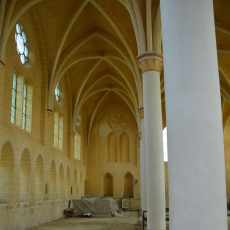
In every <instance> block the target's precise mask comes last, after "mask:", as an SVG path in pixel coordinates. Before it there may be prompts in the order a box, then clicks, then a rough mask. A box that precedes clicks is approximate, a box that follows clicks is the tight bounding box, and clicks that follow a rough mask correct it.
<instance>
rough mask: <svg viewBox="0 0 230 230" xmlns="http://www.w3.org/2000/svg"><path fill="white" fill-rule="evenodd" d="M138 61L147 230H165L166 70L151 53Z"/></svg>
mask: <svg viewBox="0 0 230 230" xmlns="http://www.w3.org/2000/svg"><path fill="white" fill-rule="evenodd" d="M158 56H159V57H158ZM138 59H139V64H140V67H141V69H142V77H143V99H144V109H145V115H144V144H145V157H146V158H145V159H146V184H147V229H149V230H150V229H151V230H161V229H165V178H164V157H163V137H162V113H161V91H160V72H159V71H160V69H161V67H162V56H161V55H156V54H149V53H148V54H145V55H142V56H141V57H139V58H138Z"/></svg>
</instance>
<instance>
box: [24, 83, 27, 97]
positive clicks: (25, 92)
mask: <svg viewBox="0 0 230 230" xmlns="http://www.w3.org/2000/svg"><path fill="white" fill-rule="evenodd" d="M24 98H27V85H26V84H24Z"/></svg>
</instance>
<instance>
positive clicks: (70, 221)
mask: <svg viewBox="0 0 230 230" xmlns="http://www.w3.org/2000/svg"><path fill="white" fill-rule="evenodd" d="M59 229H60V230H71V229H75V230H99V229H100V230H102V229H103V230H121V229H122V230H141V222H140V221H139V220H138V217H134V216H124V217H105V218H95V217H91V218H78V217H74V218H65V219H60V220H57V221H53V222H51V223H47V224H44V225H41V226H38V227H35V228H32V229H31V230H59Z"/></svg>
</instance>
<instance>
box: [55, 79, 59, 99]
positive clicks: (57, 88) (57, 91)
mask: <svg viewBox="0 0 230 230" xmlns="http://www.w3.org/2000/svg"><path fill="white" fill-rule="evenodd" d="M55 96H56V101H57V102H58V101H59V99H60V88H59V83H57V86H56V88H55Z"/></svg>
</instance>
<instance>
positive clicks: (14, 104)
mask: <svg viewBox="0 0 230 230" xmlns="http://www.w3.org/2000/svg"><path fill="white" fill-rule="evenodd" d="M12 106H13V107H16V91H15V90H14V89H12Z"/></svg>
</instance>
